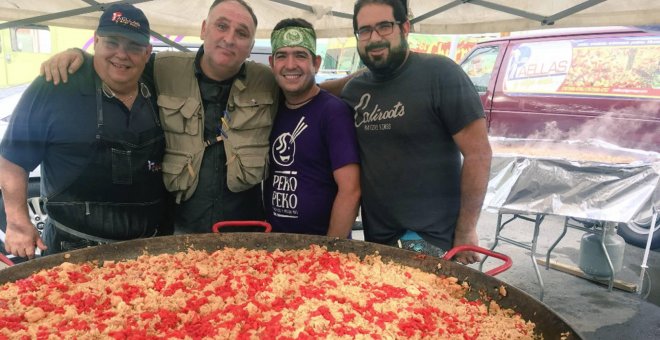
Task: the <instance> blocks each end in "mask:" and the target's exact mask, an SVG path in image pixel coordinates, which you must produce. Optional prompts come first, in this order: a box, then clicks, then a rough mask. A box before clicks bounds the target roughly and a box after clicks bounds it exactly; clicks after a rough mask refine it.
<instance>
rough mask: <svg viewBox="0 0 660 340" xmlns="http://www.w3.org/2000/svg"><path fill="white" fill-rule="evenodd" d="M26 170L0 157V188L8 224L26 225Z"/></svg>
mask: <svg viewBox="0 0 660 340" xmlns="http://www.w3.org/2000/svg"><path fill="white" fill-rule="evenodd" d="M27 181H28V175H27V172H26V171H25V170H24V169H23V168H21V167H20V166H18V165H16V164H14V163H12V162H10V161H8V160H6V159H5V158H4V157H0V188H2V199H3V200H4V205H5V213H6V216H7V224H8V225H17V226H27V225H31V224H30V216H29V214H28V210H27V204H26V202H27Z"/></svg>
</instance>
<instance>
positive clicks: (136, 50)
mask: <svg viewBox="0 0 660 340" xmlns="http://www.w3.org/2000/svg"><path fill="white" fill-rule="evenodd" d="M101 43H102V44H103V47H105V48H106V49H107V50H109V51H113V52H114V51H116V50H118V49H119V47H120V46H121V47H122V48H123V49H124V51H125V52H126V53H128V54H134V55H140V54H144V53H145V52H146V51H147V47H146V46H143V45H140V44H137V43H135V42H132V41H130V40H127V41H119V39H116V38H111V37H103V39H101Z"/></svg>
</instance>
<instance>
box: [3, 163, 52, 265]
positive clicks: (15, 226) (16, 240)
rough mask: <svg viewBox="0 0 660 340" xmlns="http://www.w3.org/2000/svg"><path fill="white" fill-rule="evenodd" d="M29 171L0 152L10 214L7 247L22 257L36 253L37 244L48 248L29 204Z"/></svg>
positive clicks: (30, 256) (43, 248) (5, 200)
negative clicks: (37, 227) (36, 227)
mask: <svg viewBox="0 0 660 340" xmlns="http://www.w3.org/2000/svg"><path fill="white" fill-rule="evenodd" d="M27 182H28V175H27V172H26V171H25V170H24V169H23V168H21V167H20V166H18V165H16V164H14V163H12V162H10V161H8V160H6V159H5V158H4V157H2V156H0V187H1V188H2V199H3V200H4V203H5V213H6V215H7V231H6V233H5V234H6V235H5V249H6V250H7V252H8V253H11V254H13V255H15V256H20V257H26V256H27V257H28V258H33V257H34V248H35V247H39V249H41V250H46V246H45V245H44V243H43V241H42V240H41V238H40V237H39V233H38V232H37V229H35V228H34V226H33V225H32V222H30V215H29V214H28V208H27Z"/></svg>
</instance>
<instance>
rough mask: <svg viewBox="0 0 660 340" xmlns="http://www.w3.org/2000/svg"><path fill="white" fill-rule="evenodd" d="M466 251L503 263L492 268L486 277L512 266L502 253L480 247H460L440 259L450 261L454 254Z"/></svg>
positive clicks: (511, 262)
mask: <svg viewBox="0 0 660 340" xmlns="http://www.w3.org/2000/svg"><path fill="white" fill-rule="evenodd" d="M466 250H467V251H473V252H477V253H480V254H484V255H486V256H492V257H494V258H498V259H500V260H502V261H504V264H502V265H501V266H499V267H496V268H493V269H491V270H489V271H487V272H485V274H486V275H490V276H495V275H497V274H499V273H501V272H503V271H505V270H507V269H509V268H511V266H512V265H513V261H512V260H511V258H510V257H508V256H506V255H504V254H502V253H496V252H494V251H492V250H489V249H486V248H481V247H478V246H472V245H462V246H458V247H454V248H451V249H449V251H448V252H447V253H446V254H445V256H443V257H442V258H443V259H444V260H451V259H452V257H454V255H456V253H459V252H462V251H466Z"/></svg>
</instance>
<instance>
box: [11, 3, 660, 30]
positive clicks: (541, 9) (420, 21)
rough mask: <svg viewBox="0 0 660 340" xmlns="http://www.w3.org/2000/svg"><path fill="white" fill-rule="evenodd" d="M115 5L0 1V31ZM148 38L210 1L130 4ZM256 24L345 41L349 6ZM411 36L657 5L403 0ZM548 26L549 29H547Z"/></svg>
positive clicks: (273, 15) (618, 16)
mask: <svg viewBox="0 0 660 340" xmlns="http://www.w3.org/2000/svg"><path fill="white" fill-rule="evenodd" d="M113 2H117V1H115V0H97V1H94V0H48V1H34V0H0V21H8V22H7V23H4V24H0V28H6V27H13V26H19V25H25V24H36V23H40V24H48V25H57V26H65V27H76V28H87V29H95V28H96V25H97V23H98V17H99V15H100V10H102V9H103V7H107V6H108V4H110V3H113ZM123 2H132V3H135V5H136V6H137V7H139V8H141V9H142V10H143V11H144V12H145V13H146V14H147V17H148V18H149V21H150V23H151V28H152V30H153V31H155V32H158V33H160V34H176V35H190V36H197V35H199V32H200V28H201V23H202V20H203V19H204V18H205V17H206V14H207V11H208V8H209V6H210V4H211V3H212V2H213V0H127V1H123ZM247 2H248V3H249V4H250V5H251V6H252V7H253V8H254V11H255V14H256V15H257V18H258V19H259V25H258V27H259V29H258V32H257V37H258V38H267V37H269V36H270V31H271V30H272V27H273V26H274V25H275V24H276V23H277V22H278V21H279V20H281V19H283V18H290V17H301V18H304V19H307V20H308V21H310V22H312V23H313V24H314V26H315V28H316V30H317V34H318V36H319V37H340V36H350V35H351V34H352V32H353V28H352V20H351V18H352V12H353V4H354V0H349V1H344V0H335V1H327V0H295V1H290V0H271V1H268V0H247ZM408 7H409V9H410V14H411V18H412V19H411V22H412V23H413V24H414V26H413V29H414V32H416V33H428V34H456V33H492V32H511V31H523V30H530V29H540V28H549V27H583V26H612V25H624V26H635V25H658V24H660V1H657V0H490V1H484V0H408ZM548 24H551V25H548Z"/></svg>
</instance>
